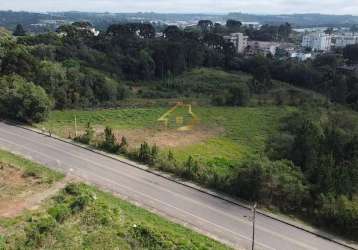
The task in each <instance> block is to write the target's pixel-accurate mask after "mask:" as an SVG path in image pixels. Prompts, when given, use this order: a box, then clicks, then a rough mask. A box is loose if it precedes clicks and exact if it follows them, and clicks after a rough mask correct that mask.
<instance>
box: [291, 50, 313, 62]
mask: <svg viewBox="0 0 358 250" xmlns="http://www.w3.org/2000/svg"><path fill="white" fill-rule="evenodd" d="M290 57H291V58H296V59H298V60H299V61H306V60H307V59H310V58H312V53H303V52H293V53H291V54H290Z"/></svg>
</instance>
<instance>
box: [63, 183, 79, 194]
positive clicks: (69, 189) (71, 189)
mask: <svg viewBox="0 0 358 250" xmlns="http://www.w3.org/2000/svg"><path fill="white" fill-rule="evenodd" d="M65 192H66V193H67V194H69V195H74V196H76V195H79V194H81V190H80V187H79V186H78V185H77V184H75V183H70V184H68V185H67V186H66V187H65Z"/></svg>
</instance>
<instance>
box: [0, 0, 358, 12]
mask: <svg viewBox="0 0 358 250" xmlns="http://www.w3.org/2000/svg"><path fill="white" fill-rule="evenodd" d="M0 9H2V10H6V9H12V10H30V11H66V10H79V11H98V12H100V11H109V12H136V11H156V12H247V13H275V14H278V13H282V14H286V13H329V14H358V0H0Z"/></svg>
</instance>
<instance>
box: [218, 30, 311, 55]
mask: <svg viewBox="0 0 358 250" xmlns="http://www.w3.org/2000/svg"><path fill="white" fill-rule="evenodd" d="M224 39H225V40H226V41H229V42H231V43H232V44H233V45H234V47H235V50H236V52H237V53H238V54H241V55H245V56H254V55H259V54H261V55H265V56H268V55H271V56H275V55H276V54H278V53H279V52H282V53H284V54H285V55H287V56H288V57H295V58H299V59H300V60H306V59H307V58H309V55H306V54H303V55H301V54H298V53H297V49H296V47H297V46H295V45H294V44H292V43H286V42H266V41H255V40H250V41H249V40H248V36H245V35H244V34H243V33H232V34H230V35H228V36H224Z"/></svg>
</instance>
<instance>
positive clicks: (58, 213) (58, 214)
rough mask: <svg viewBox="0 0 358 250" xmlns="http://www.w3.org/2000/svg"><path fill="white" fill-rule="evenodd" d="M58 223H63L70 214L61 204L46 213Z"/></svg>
mask: <svg viewBox="0 0 358 250" xmlns="http://www.w3.org/2000/svg"><path fill="white" fill-rule="evenodd" d="M47 212H48V213H49V214H50V215H51V216H52V217H53V218H54V219H55V220H56V221H57V222H58V223H63V222H64V221H65V219H66V218H67V217H68V216H69V214H70V212H71V211H70V209H69V208H68V207H67V206H65V205H63V204H59V205H57V206H55V207H52V208H50V209H49V210H48V211H47Z"/></svg>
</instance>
